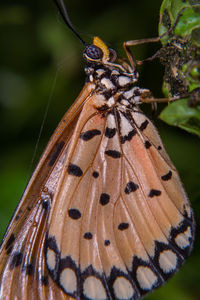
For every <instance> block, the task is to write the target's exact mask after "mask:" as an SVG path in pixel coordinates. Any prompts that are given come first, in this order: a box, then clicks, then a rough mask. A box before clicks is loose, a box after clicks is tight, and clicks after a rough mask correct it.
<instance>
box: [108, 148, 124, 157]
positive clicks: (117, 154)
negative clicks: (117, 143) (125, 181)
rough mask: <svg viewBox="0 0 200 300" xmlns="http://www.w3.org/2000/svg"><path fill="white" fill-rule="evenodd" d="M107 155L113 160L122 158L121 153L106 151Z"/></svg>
mask: <svg viewBox="0 0 200 300" xmlns="http://www.w3.org/2000/svg"><path fill="white" fill-rule="evenodd" d="M105 154H106V155H108V156H110V157H112V158H120V157H121V153H120V152H119V151H116V150H106V151H105Z"/></svg>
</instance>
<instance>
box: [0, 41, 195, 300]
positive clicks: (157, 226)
mask: <svg viewBox="0 0 200 300" xmlns="http://www.w3.org/2000/svg"><path fill="white" fill-rule="evenodd" d="M93 46H95V47H99V49H95V48H91V49H89V48H88V49H87V51H86V53H85V56H86V59H87V66H86V74H87V83H86V85H85V87H84V88H83V91H82V92H81V94H80V95H79V97H78V98H77V100H76V102H75V103H74V105H73V106H72V108H70V110H69V111H68V112H67V114H66V115H65V116H64V117H63V119H62V121H61V122H60V124H59V126H58V128H57V130H56V131H55V133H54V135H53V137H52V138H51V140H50V142H49V144H48V146H47V149H46V150H45V152H44V154H43V156H42V158H41V161H40V163H39V165H38V167H37V169H36V171H35V173H34V174H33V177H32V179H31V180H30V183H29V185H28V187H27V190H26V192H25V194H24V196H23V198H22V200H21V203H20V205H19V208H18V209H17V211H16V213H15V215H14V217H13V221H12V222H11V225H10V227H9V228H8V231H7V235H6V236H5V239H4V242H3V244H2V250H1V253H0V258H1V261H2V263H1V266H0V271H1V274H2V275H1V277H0V278H1V294H0V295H1V297H0V298H1V299H2V300H4V299H5V300H7V299H23V300H25V299H41V300H43V299H59V300H62V299H65V300H69V299H77V300H82V299H85V300H86V299H87V300H106V299H108V300H111V299H116V300H121V299H124V300H128V299H132V300H133V299H139V298H141V297H142V296H143V295H145V294H146V293H148V292H150V291H151V290H153V289H155V288H157V287H159V286H160V285H162V284H163V283H164V282H165V281H166V280H167V279H168V278H170V277H171V276H172V275H173V274H174V273H175V272H176V271H177V270H178V269H179V268H180V266H181V265H182V264H183V262H184V260H185V258H186V257H187V256H188V255H189V253H190V251H191V248H192V243H193V236H194V220H193V215H192V211H191V208H190V206H189V203H188V200H187V196H186V194H185V192H184V189H183V187H182V184H181V182H180V179H179V176H178V174H177V171H176V169H175V167H174V166H173V164H172V162H171V161H170V159H169V157H168V155H167V153H166V151H165V149H164V146H163V144H162V141H161V139H160V137H159V135H158V133H157V130H156V129H155V127H154V125H153V124H152V122H151V121H150V120H149V119H148V118H147V117H146V116H145V115H144V114H143V113H142V111H141V110H140V108H139V105H140V104H141V103H142V102H143V100H144V99H146V98H151V97H152V96H151V93H150V91H149V90H147V89H142V88H139V87H137V86H134V85H135V84H136V82H137V78H138V74H137V72H136V71H135V70H133V69H132V68H131V67H130V66H128V65H127V64H126V63H122V64H115V63H113V62H112V61H111V60H110V57H109V55H110V53H109V49H108V48H107V47H106V45H105V44H104V43H103V42H102V41H101V40H100V39H98V38H96V39H94V43H93ZM96 50H98V51H97V52H95V51H96ZM91 53H92V54H91ZM17 216H19V217H18V218H17ZM49 274H50V276H49ZM31 287H32V290H33V294H31V291H30V288H31ZM31 297H32V298H31Z"/></svg>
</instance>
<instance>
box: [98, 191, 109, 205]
mask: <svg viewBox="0 0 200 300" xmlns="http://www.w3.org/2000/svg"><path fill="white" fill-rule="evenodd" d="M109 201H110V196H109V195H108V194H106V193H102V194H101V196H100V203H101V205H106V204H108V203H109Z"/></svg>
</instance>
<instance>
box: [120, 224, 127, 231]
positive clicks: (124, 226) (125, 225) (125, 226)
mask: <svg viewBox="0 0 200 300" xmlns="http://www.w3.org/2000/svg"><path fill="white" fill-rule="evenodd" d="M128 228H129V224H128V223H120V224H119V225H118V229H119V230H126V229H128Z"/></svg>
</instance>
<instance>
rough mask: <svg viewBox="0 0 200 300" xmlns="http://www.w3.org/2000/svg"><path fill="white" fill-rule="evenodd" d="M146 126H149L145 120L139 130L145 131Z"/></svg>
mask: <svg viewBox="0 0 200 300" xmlns="http://www.w3.org/2000/svg"><path fill="white" fill-rule="evenodd" d="M148 124H149V121H148V120H145V121H144V122H142V124H141V125H140V130H141V131H143V130H144V129H146V128H147V126H148Z"/></svg>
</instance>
